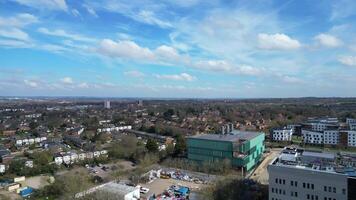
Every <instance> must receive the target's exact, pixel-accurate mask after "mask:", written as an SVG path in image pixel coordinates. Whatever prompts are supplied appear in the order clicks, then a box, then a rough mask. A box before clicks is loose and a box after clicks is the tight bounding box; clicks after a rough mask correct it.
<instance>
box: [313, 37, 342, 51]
mask: <svg viewBox="0 0 356 200" xmlns="http://www.w3.org/2000/svg"><path fill="white" fill-rule="evenodd" d="M314 39H315V40H316V41H317V42H318V44H319V45H321V46H325V47H330V48H334V47H339V46H342V44H343V42H342V41H341V40H340V39H338V38H337V37H335V36H333V35H329V34H324V33H322V34H319V35H317V36H315V37H314Z"/></svg>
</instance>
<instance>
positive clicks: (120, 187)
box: [100, 182, 138, 196]
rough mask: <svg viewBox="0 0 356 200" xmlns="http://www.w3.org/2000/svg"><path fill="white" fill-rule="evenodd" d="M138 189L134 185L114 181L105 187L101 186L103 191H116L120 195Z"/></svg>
mask: <svg viewBox="0 0 356 200" xmlns="http://www.w3.org/2000/svg"><path fill="white" fill-rule="evenodd" d="M137 189H138V188H135V187H132V186H128V185H124V184H119V183H113V182H111V183H108V184H105V185H104V187H102V188H100V190H102V191H107V192H110V193H115V194H117V195H120V196H125V195H126V194H128V193H131V192H133V191H135V190H137Z"/></svg>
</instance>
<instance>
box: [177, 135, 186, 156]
mask: <svg viewBox="0 0 356 200" xmlns="http://www.w3.org/2000/svg"><path fill="white" fill-rule="evenodd" d="M186 149H187V144H186V140H185V138H184V136H183V135H181V134H180V135H177V141H176V145H175V146H174V153H175V154H176V155H182V154H184V153H185V151H186Z"/></svg>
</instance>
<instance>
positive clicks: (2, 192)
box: [0, 190, 22, 200]
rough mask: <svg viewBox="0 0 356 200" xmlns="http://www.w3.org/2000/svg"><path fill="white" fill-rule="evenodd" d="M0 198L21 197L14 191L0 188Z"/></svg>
mask: <svg viewBox="0 0 356 200" xmlns="http://www.w3.org/2000/svg"><path fill="white" fill-rule="evenodd" d="M0 199H6V200H7V199H11V200H19V199H22V198H21V197H20V196H19V195H18V194H16V192H8V191H6V190H0Z"/></svg>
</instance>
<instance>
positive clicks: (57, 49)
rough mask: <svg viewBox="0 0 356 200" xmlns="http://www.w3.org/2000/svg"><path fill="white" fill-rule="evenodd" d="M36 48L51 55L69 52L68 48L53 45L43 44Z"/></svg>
mask: <svg viewBox="0 0 356 200" xmlns="http://www.w3.org/2000/svg"><path fill="white" fill-rule="evenodd" d="M37 48H39V49H42V50H46V51H50V52H53V53H61V52H64V51H69V49H68V48H65V47H63V46H59V45H55V44H44V45H39V46H38V47H37Z"/></svg>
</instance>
